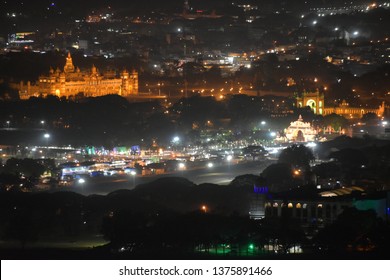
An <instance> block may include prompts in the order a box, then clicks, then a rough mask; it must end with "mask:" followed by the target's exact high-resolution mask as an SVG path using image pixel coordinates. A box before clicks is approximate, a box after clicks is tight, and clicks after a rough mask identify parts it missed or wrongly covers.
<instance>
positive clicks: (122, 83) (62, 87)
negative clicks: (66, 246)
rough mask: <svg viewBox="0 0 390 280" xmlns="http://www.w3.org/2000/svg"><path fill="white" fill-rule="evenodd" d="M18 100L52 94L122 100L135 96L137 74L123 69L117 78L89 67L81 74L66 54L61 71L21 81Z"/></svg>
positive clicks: (114, 73)
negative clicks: (28, 80)
mask: <svg viewBox="0 0 390 280" xmlns="http://www.w3.org/2000/svg"><path fill="white" fill-rule="evenodd" d="M18 90H19V97H20V99H28V98H30V97H33V96H35V97H38V96H43V97H45V96H47V95H55V96H58V97H66V98H69V97H71V96H75V95H78V94H82V95H84V96H88V97H96V96H102V95H107V94H119V95H122V96H124V97H126V96H131V95H135V94H138V73H137V72H136V71H132V72H128V71H127V70H123V71H122V72H121V73H120V75H117V74H116V72H115V71H106V72H103V73H102V74H101V73H100V72H99V70H98V69H97V68H96V67H95V66H92V68H91V70H90V71H81V70H80V69H79V68H78V67H75V66H74V65H73V61H72V56H71V55H70V53H68V56H67V58H66V63H65V66H64V69H63V71H61V70H60V69H58V68H57V70H55V71H54V70H53V69H50V72H49V74H47V75H41V76H40V77H39V79H38V81H36V82H35V83H31V82H27V84H25V83H23V82H21V83H20V84H19V87H18Z"/></svg>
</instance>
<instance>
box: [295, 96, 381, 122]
mask: <svg viewBox="0 0 390 280" xmlns="http://www.w3.org/2000/svg"><path fill="white" fill-rule="evenodd" d="M324 99H325V98H324V94H323V93H320V92H319V91H318V90H317V91H316V92H303V93H302V94H301V95H300V96H299V97H297V98H296V106H297V107H298V108H303V107H307V106H308V107H310V109H311V110H312V111H313V113H314V114H317V115H330V114H337V115H341V116H343V117H345V118H347V119H354V118H362V117H363V115H364V114H367V113H374V114H376V115H377V116H378V117H382V116H383V114H384V112H385V102H382V104H381V105H380V106H379V107H378V108H362V107H350V106H349V104H348V103H347V102H346V101H345V100H344V101H343V102H342V103H341V104H340V106H338V107H325V104H324V103H325V102H324Z"/></svg>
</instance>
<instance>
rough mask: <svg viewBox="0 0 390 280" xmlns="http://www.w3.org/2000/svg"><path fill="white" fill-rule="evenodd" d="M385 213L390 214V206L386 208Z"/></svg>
mask: <svg viewBox="0 0 390 280" xmlns="http://www.w3.org/2000/svg"><path fill="white" fill-rule="evenodd" d="M387 215H390V207H389V208H387Z"/></svg>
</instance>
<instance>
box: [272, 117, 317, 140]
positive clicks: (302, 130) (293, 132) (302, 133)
mask: <svg viewBox="0 0 390 280" xmlns="http://www.w3.org/2000/svg"><path fill="white" fill-rule="evenodd" d="M317 134H318V132H317V130H316V129H314V128H313V127H312V126H311V124H310V123H309V122H304V121H303V119H302V116H299V118H298V120H296V121H295V122H291V123H290V126H289V127H288V128H286V129H285V130H284V137H278V138H277V139H276V140H278V141H285V140H287V141H288V142H312V141H315V140H316V136H317Z"/></svg>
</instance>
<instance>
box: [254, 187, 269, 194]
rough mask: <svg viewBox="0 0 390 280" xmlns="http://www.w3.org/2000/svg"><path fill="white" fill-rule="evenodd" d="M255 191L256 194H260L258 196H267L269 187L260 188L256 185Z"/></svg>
mask: <svg viewBox="0 0 390 280" xmlns="http://www.w3.org/2000/svg"><path fill="white" fill-rule="evenodd" d="M253 190H254V192H255V193H258V194H266V193H268V187H266V186H260V187H258V186H256V185H255V186H254V188H253Z"/></svg>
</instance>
